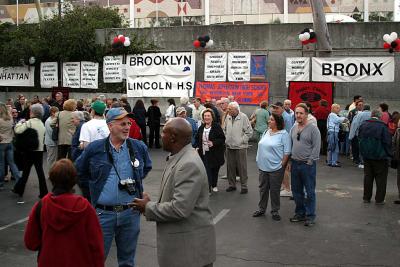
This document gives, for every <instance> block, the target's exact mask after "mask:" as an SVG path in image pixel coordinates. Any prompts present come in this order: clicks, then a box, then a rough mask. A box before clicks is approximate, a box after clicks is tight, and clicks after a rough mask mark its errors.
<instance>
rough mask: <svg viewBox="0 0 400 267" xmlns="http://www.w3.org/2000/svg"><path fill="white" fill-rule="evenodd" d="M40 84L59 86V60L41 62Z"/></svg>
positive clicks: (45, 86) (46, 86)
mask: <svg viewBox="0 0 400 267" xmlns="http://www.w3.org/2000/svg"><path fill="white" fill-rule="evenodd" d="M40 86H41V87H42V88H52V87H57V86H58V64H57V62H42V63H40Z"/></svg>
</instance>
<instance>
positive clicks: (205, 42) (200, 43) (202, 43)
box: [193, 35, 214, 48]
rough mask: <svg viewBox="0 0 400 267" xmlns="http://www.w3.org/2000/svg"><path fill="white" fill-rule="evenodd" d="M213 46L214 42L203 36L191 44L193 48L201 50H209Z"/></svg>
mask: <svg viewBox="0 0 400 267" xmlns="http://www.w3.org/2000/svg"><path fill="white" fill-rule="evenodd" d="M213 45H214V41H213V40H211V38H210V36H208V35H204V36H199V37H198V38H197V39H196V40H194V42H193V46H194V47H196V48H199V47H202V48H209V47H211V46H213Z"/></svg>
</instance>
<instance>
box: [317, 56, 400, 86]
mask: <svg viewBox="0 0 400 267" xmlns="http://www.w3.org/2000/svg"><path fill="white" fill-rule="evenodd" d="M312 80H313V81H315V82H393V81H394V58H393V57H345V58H318V57H314V58H312Z"/></svg>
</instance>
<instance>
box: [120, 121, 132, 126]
mask: <svg viewBox="0 0 400 267" xmlns="http://www.w3.org/2000/svg"><path fill="white" fill-rule="evenodd" d="M118 125H119V126H121V127H125V126H127V125H128V126H129V127H131V126H132V123H131V122H121V123H118Z"/></svg>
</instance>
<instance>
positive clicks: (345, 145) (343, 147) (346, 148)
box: [340, 132, 350, 155]
mask: <svg viewBox="0 0 400 267" xmlns="http://www.w3.org/2000/svg"><path fill="white" fill-rule="evenodd" d="M349 152H350V140H349V132H346V136H345V139H344V142H340V153H342V154H344V155H348V154H349Z"/></svg>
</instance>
